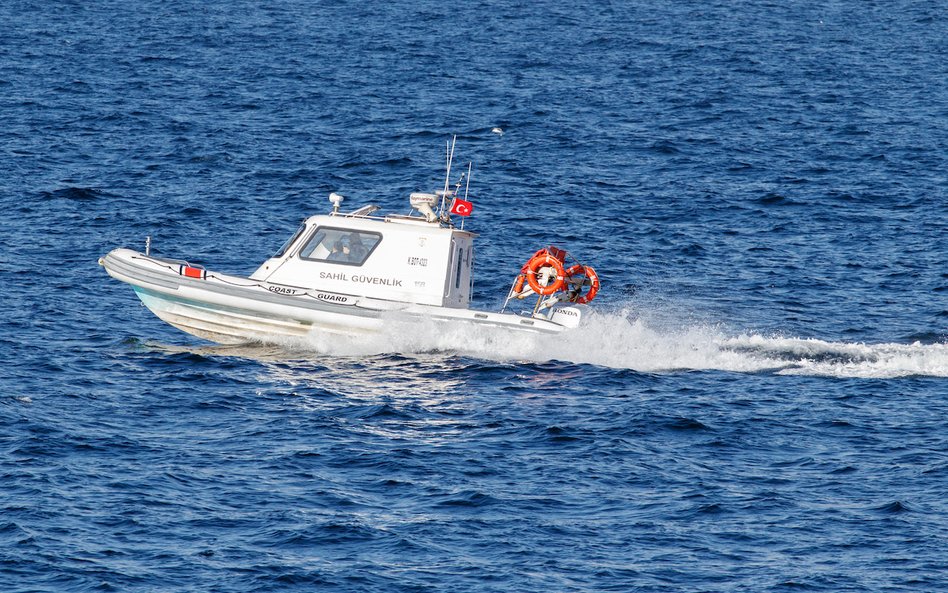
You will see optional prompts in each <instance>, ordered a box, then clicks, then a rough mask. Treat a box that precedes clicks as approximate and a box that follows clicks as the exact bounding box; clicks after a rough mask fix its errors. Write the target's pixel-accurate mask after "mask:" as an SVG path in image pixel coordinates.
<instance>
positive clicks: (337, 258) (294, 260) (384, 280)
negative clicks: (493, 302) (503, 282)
mask: <svg viewBox="0 0 948 593" xmlns="http://www.w3.org/2000/svg"><path fill="white" fill-rule="evenodd" d="M371 212H374V208H371V207H366V208H362V209H360V210H357V211H356V212H353V213H351V214H342V213H339V212H338V210H337V211H334V212H333V213H331V214H328V215H316V216H311V217H309V218H307V219H306V220H305V221H304V222H303V224H302V226H301V227H300V228H299V230H297V231H296V233H295V234H294V235H293V236H292V237H291V238H290V239H289V240H288V241H287V242H286V244H284V245H283V247H282V248H281V249H280V250H279V251H278V252H277V253H276V255H274V256H273V257H272V258H270V259H268V260H267V261H266V262H264V263H263V265H261V266H260V267H259V268H258V269H257V271H256V272H254V273H253V275H251V278H253V279H254V280H259V281H263V282H267V283H269V284H278V285H286V286H290V287H296V288H305V289H316V290H320V291H326V292H330V293H336V294H339V295H352V296H363V297H370V298H373V299H380V300H389V301H398V302H403V303H418V304H423V305H435V306H440V307H453V308H466V307H467V306H468V303H469V301H470V298H471V281H472V275H471V269H472V267H473V263H474V242H473V240H474V237H475V234H474V233H471V232H469V231H465V230H461V229H456V228H452V227H450V226H446V225H443V224H442V223H441V222H440V221H439V220H438V219H434V220H432V218H433V217H430V216H425V217H422V216H397V215H389V216H385V217H373V216H370V214H371ZM269 289H270V290H274V291H276V290H279V287H277V286H273V287H270V288H269ZM321 298H324V299H331V298H332V297H331V295H324V296H322V297H321ZM340 298H343V297H340Z"/></svg>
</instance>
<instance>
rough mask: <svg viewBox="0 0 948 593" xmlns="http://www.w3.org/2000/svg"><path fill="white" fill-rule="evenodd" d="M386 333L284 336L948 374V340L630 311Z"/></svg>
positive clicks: (670, 366)
mask: <svg viewBox="0 0 948 593" xmlns="http://www.w3.org/2000/svg"><path fill="white" fill-rule="evenodd" d="M388 321H389V322H390V323H387V331H386V332H385V333H383V334H376V335H365V336H348V335H340V336H325V335H320V336H318V337H317V336H310V337H307V338H305V339H300V340H295V339H294V340H292V341H281V343H280V345H281V346H283V347H286V348H288V349H290V350H292V351H295V352H297V353H299V352H300V351H308V352H310V353H312V352H313V351H315V352H317V353H320V354H328V355H333V356H369V355H378V354H388V353H401V354H409V353H414V354H421V353H431V352H450V353H455V354H460V355H464V356H472V357H477V358H483V359H488V360H495V361H503V362H543V361H549V360H559V361H566V362H572V363H577V364H593V365H599V366H605V367H611V368H617V369H630V370H634V371H637V372H645V373H667V372H681V371H693V370H695V371H700V370H718V371H730V372H740V373H774V374H780V375H805V376H823V377H840V378H843V377H853V378H895V377H906V376H928V377H948V343H933V344H923V343H919V342H916V343H913V344H898V343H882V344H862V343H852V342H828V341H824V340H818V339H802V338H793V337H782V336H764V335H760V334H755V333H747V334H738V335H729V334H728V333H726V332H725V331H724V330H722V329H721V328H718V327H714V326H709V325H693V326H688V327H684V328H674V329H670V328H664V327H658V324H650V322H649V321H647V320H643V319H642V318H638V319H630V317H629V314H628V312H624V311H619V312H613V313H601V312H589V313H587V317H586V318H585V319H584V321H583V324H582V325H581V326H580V327H579V328H577V329H574V330H571V331H568V332H564V333H563V334H560V335H557V336H542V335H534V334H526V333H524V334H516V333H511V332H510V331H509V330H504V329H500V328H491V327H474V326H470V325H466V324H457V325H454V326H450V327H446V326H444V325H442V324H435V323H434V322H432V323H419V322H418V321H417V320H416V319H413V320H411V321H409V320H403V319H399V318H398V317H397V316H393V318H392V319H390V320H388Z"/></svg>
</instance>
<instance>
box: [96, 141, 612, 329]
mask: <svg viewBox="0 0 948 593" xmlns="http://www.w3.org/2000/svg"><path fill="white" fill-rule="evenodd" d="M446 153H447V173H446V175H445V185H444V188H443V189H439V190H438V191H435V192H431V193H427V192H416V193H412V194H410V196H409V206H410V211H409V212H408V214H386V215H379V214H378V211H379V207H378V206H377V205H373V204H370V205H366V206H363V207H361V208H358V209H356V210H354V211H351V212H342V210H341V205H342V203H343V201H344V200H345V198H344V197H343V196H341V195H340V194H338V193H331V194H330V196H329V201H330V203H331V204H332V210H331V211H330V212H329V213H327V214H317V215H313V216H309V217H308V218H306V219H305V220H304V221H303V223H302V224H301V225H300V227H299V229H298V230H297V231H296V232H295V233H294V234H293V235H292V236H291V237H290V238H289V239H288V240H287V241H286V242H285V243H284V244H283V246H282V247H281V248H280V249H279V250H278V251H277V252H276V253H275V254H274V255H273V256H272V257H270V258H268V259H267V260H266V261H264V262H263V263H262V264H261V265H260V266H259V267H258V268H257V269H256V271H255V272H254V273H253V274H251V275H250V276H246V277H245V276H237V275H230V274H224V273H220V272H217V271H212V270H209V269H207V268H205V267H203V266H200V265H192V264H191V263H189V262H188V261H187V260H181V259H171V258H166V257H158V256H154V255H152V254H151V239H150V237H146V242H145V251H144V252H140V251H136V250H133V249H128V248H117V249H114V250H112V251H110V252H109V253H108V254H107V255H105V256H103V257H101V258H100V259H99V264H100V265H102V266H103V267H104V268H105V270H106V272H108V274H109V275H110V276H112V277H113V278H115V279H117V280H120V281H122V282H125V283H127V284H130V285H131V286H132V288H133V289H134V291H135V293H136V294H137V295H138V298H139V299H140V300H141V302H142V303H143V304H144V305H145V306H146V307H147V308H148V309H149V310H151V311H152V312H153V313H154V314H155V315H156V316H158V317H159V318H160V319H162V320H163V321H165V322H167V323H169V324H171V325H172V326H174V327H176V328H178V329H180V330H182V331H184V332H187V333H189V334H192V335H194V336H197V337H199V338H202V339H206V340H210V341H212V342H217V343H220V344H241V343H249V342H268V341H274V340H279V339H282V338H286V337H305V336H308V335H311V334H313V333H314V332H323V333H325V334H330V335H331V334H346V335H356V334H371V333H377V332H381V331H383V330H384V328H385V325H386V323H387V322H389V320H391V319H393V318H395V317H397V318H398V319H401V320H404V319H406V318H407V319H409V320H431V321H434V322H436V323H445V324H458V323H465V324H474V325H478V326H490V327H498V328H504V329H507V330H511V331H516V332H535V333H546V334H556V333H559V332H562V331H564V330H568V329H571V328H575V327H577V326H578V325H579V323H580V320H581V318H582V313H583V305H585V304H587V303H588V302H589V301H591V300H592V299H593V298H595V296H596V293H597V291H598V290H599V286H600V281H599V278H598V276H597V274H596V272H595V270H594V269H593V268H592V267H591V266H588V265H584V264H582V263H580V262H578V261H575V260H574V259H573V258H572V256H571V255H570V254H569V253H568V252H567V251H565V250H563V249H560V248H558V247H556V246H554V245H548V246H546V247H544V248H542V249H539V250H537V251H536V252H535V253H534V254H533V256H531V257H529V258H528V261H527V263H526V264H525V265H524V266H523V267H522V268H521V269H520V271H519V273H517V274H515V275H514V280H513V282H512V283H511V287H510V290H509V292H508V295H507V298H506V299H505V302H504V305H503V308H501V310H500V311H497V312H492V311H484V310H478V309H474V308H471V307H470V300H471V295H472V292H473V283H474V239H475V238H476V233H474V232H471V231H470V230H466V229H465V228H464V222H465V220H466V219H467V217H468V216H470V215H471V213H472V211H473V202H472V201H471V200H470V198H469V195H468V190H469V188H470V175H471V170H472V166H471V165H470V164H469V165H468V168H467V171H466V176H467V184H466V185H465V190H464V196H463V198H462V197H461V196H460V188H461V184H462V181H463V179H464V176H465V173H462V175H461V178H460V179H459V180H458V181H457V182H456V183H455V184H453V187H452V185H451V184H450V183H449V180H450V173H451V163H452V160H453V154H454V147H453V145H451V146H450V148H449V149H448V150H447V151H446ZM571 262H572V263H571ZM532 297H536V298H535V300H534V299H533V298H532ZM518 305H519V306H520V308H521V310H519V311H514V310H513V309H514V308H516V307H517V306H518ZM508 309H510V310H508Z"/></svg>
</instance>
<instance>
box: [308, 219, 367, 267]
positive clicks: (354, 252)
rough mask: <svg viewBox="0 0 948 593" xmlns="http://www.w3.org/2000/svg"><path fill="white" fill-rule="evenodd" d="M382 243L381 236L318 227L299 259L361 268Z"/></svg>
mask: <svg viewBox="0 0 948 593" xmlns="http://www.w3.org/2000/svg"><path fill="white" fill-rule="evenodd" d="M381 241H382V235H380V234H378V233H370V232H367V231H357V230H353V229H339V228H331V227H319V228H318V229H316V232H315V233H313V236H312V237H311V238H310V240H309V241H307V242H306V245H305V246H304V247H303V249H301V250H300V257H301V258H303V259H307V260H312V261H319V262H327V263H333V264H343V265H349V266H361V265H362V264H363V263H365V260H367V259H369V255H370V254H371V253H372V252H373V251H375V248H376V247H378V244H379V243H380V242H381Z"/></svg>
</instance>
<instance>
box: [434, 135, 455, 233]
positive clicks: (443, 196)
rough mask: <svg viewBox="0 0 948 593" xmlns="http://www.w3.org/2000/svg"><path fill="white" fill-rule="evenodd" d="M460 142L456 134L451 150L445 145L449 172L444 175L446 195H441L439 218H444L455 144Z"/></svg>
mask: <svg viewBox="0 0 948 593" xmlns="http://www.w3.org/2000/svg"><path fill="white" fill-rule="evenodd" d="M457 141H458V135H457V134H455V135H454V137H453V138H452V139H451V145H450V148H449V147H448V146H447V142H446V143H445V151H446V153H447V157H448V170H447V171H446V172H445V174H444V193H443V194H441V208H440V209H439V210H438V216H439V217H441V216H444V200H445V198H447V197H448V186H449V185H450V183H451V161H453V160H454V144H455V143H456V142H457Z"/></svg>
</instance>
